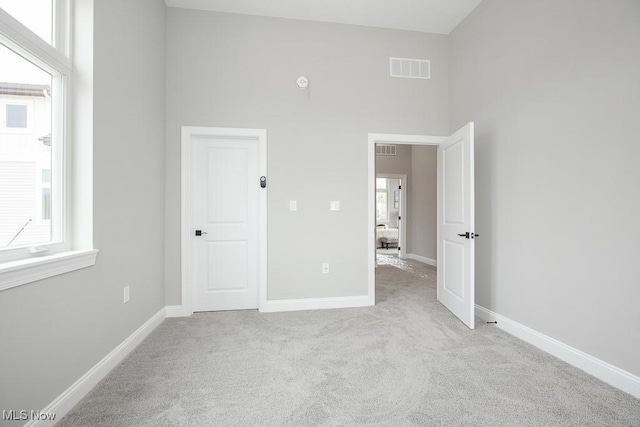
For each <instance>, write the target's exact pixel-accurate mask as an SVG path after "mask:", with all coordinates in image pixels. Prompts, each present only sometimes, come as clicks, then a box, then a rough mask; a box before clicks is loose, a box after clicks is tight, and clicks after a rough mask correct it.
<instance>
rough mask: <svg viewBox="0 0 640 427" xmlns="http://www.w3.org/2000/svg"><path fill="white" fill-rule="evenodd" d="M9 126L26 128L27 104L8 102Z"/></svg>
mask: <svg viewBox="0 0 640 427" xmlns="http://www.w3.org/2000/svg"><path fill="white" fill-rule="evenodd" d="M7 127H8V128H18V129H25V128H26V127H27V106H26V105H14V104H7Z"/></svg>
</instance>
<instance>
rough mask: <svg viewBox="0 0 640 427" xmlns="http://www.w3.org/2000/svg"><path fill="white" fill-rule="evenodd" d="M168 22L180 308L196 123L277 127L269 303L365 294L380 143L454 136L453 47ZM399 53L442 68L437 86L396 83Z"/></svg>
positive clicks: (171, 190) (263, 22) (380, 32)
mask: <svg viewBox="0 0 640 427" xmlns="http://www.w3.org/2000/svg"><path fill="white" fill-rule="evenodd" d="M167 18H168V19H167V115H166V117H167V128H166V130H167V141H166V142H167V164H166V168H167V174H166V180H167V181H166V186H167V198H166V251H165V252H166V258H165V262H166V264H165V265H166V267H165V276H166V302H167V304H168V305H173V304H179V303H180V261H179V260H180V257H179V255H180V126H182V125H192V126H224V127H240V128H263V129H268V132H269V134H268V139H269V140H268V168H269V173H268V174H269V176H268V178H269V187H268V188H269V189H268V191H269V193H268V198H269V202H268V217H269V220H268V222H269V225H268V235H269V248H268V250H269V260H268V281H269V295H268V298H269V299H290V298H314V297H329V296H331V297H340V296H349V295H365V294H366V293H367V261H368V259H367V212H368V209H367V189H368V187H367V133H368V132H378V133H406V134H429V135H446V134H447V132H448V124H449V118H448V87H449V84H448V77H447V76H448V42H447V37H446V36H441V35H432V34H424V33H417V32H409V31H398V30H385V29H376V28H368V27H357V26H349V25H340V24H329V23H317V22H307V21H295V20H286V19H275V18H261V17H251V16H241V15H232V14H223V13H214V12H202V11H189V10H182V9H174V8H169V9H168V16H167ZM390 56H402V57H410V58H428V59H431V61H432V62H431V65H432V74H433V78H432V79H431V80H427V81H421V80H410V79H394V78H390V77H389V69H388V67H389V57H390ZM299 75H306V76H307V77H308V78H309V79H310V88H309V90H307V91H301V90H299V89H298V88H297V87H296V85H295V80H296V78H297V77H298V76H299ZM289 200H297V201H298V211H297V212H296V213H291V212H289V211H288V206H289V203H288V201H289ZM331 200H340V201H341V206H342V210H341V211H340V212H330V211H329V201H331ZM310 242H313V243H310ZM336 242H339V244H336ZM322 262H329V263H330V264H331V274H330V275H322V274H321V263H322Z"/></svg>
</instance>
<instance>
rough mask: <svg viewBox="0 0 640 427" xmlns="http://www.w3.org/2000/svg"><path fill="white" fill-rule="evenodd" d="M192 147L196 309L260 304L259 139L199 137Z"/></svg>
mask: <svg viewBox="0 0 640 427" xmlns="http://www.w3.org/2000/svg"><path fill="white" fill-rule="evenodd" d="M191 147H192V149H191V155H192V158H191V162H192V165H193V168H192V177H191V185H192V199H191V200H192V215H193V218H192V222H191V224H192V226H193V228H194V229H193V237H192V242H193V251H192V255H193V311H217V310H240V309H252V308H258V284H259V283H258V279H259V278H258V255H259V252H258V251H259V248H258V226H259V223H258V222H259V191H260V185H259V183H260V175H259V174H260V170H259V146H258V141H257V140H255V139H248V140H241V139H217V138H211V137H206V136H193V138H192V144H191ZM197 230H199V231H200V233H201V235H199V236H198V235H197V234H199V233H198V231H197Z"/></svg>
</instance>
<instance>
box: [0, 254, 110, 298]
mask: <svg viewBox="0 0 640 427" xmlns="http://www.w3.org/2000/svg"><path fill="white" fill-rule="evenodd" d="M97 256H98V250H97V249H89V250H84V251H69V252H62V253H59V254H55V255H49V256H43V257H36V258H29V259H22V260H19V261H11V262H5V263H2V264H0V291H4V290H7V289H10V288H14V287H16V286H20V285H24V284H26V283H31V282H35V281H36V280H42V279H46V278H48V277H52V276H57V275H59V274H64V273H68V272H70V271H74V270H79V269H81V268H85V267H91V266H92V265H95V263H96V257H97Z"/></svg>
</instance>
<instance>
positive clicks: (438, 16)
mask: <svg viewBox="0 0 640 427" xmlns="http://www.w3.org/2000/svg"><path fill="white" fill-rule="evenodd" d="M480 1H481V0H165V2H166V4H167V6H169V7H181V8H186V9H198V10H211V11H217V12H227V13H240V14H244V15H258V16H271V17H276V18H290V19H303V20H307V21H323V22H336V23H342V24H355V25H365V26H369V27H381V28H395V29H401V30H411V31H422V32H427V33H439V34H449V32H451V30H453V29H454V28H455V27H456V26H457V25H458V24H459V23H460V22H461V21H462V20H463V19H464V18H465V17H466V16H467V15H468V14H469V13H471V11H472V10H473V9H475V7H476V6H477V5H478V4H479V3H480Z"/></svg>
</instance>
